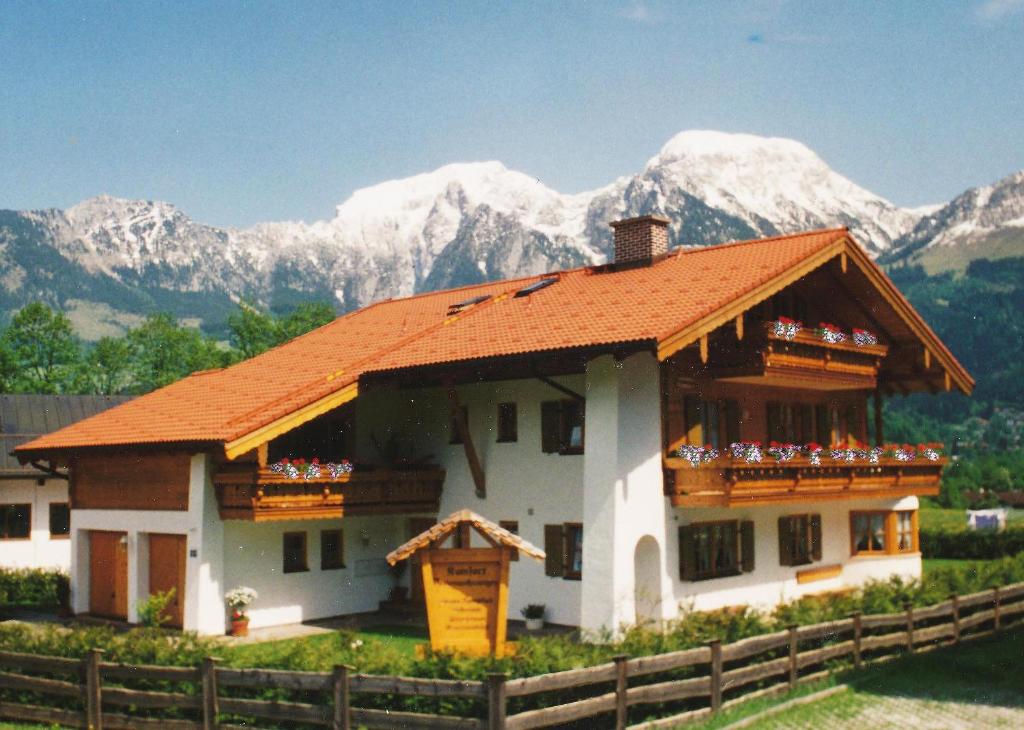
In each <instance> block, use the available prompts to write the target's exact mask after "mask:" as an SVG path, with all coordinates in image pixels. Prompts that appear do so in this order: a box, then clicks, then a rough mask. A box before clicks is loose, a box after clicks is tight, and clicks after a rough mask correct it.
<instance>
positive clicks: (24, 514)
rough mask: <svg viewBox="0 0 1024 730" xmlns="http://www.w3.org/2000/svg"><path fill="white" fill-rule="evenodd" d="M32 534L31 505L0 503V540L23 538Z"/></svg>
mask: <svg viewBox="0 0 1024 730" xmlns="http://www.w3.org/2000/svg"><path fill="white" fill-rule="evenodd" d="M31 534H32V505H30V504H0V540H23V539H27V538H28V537H30V536H31Z"/></svg>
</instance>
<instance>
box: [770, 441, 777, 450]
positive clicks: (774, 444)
mask: <svg viewBox="0 0 1024 730" xmlns="http://www.w3.org/2000/svg"><path fill="white" fill-rule="evenodd" d="M778 446H779V442H778V441H769V442H768V447H769V448H772V449H775V448H778Z"/></svg>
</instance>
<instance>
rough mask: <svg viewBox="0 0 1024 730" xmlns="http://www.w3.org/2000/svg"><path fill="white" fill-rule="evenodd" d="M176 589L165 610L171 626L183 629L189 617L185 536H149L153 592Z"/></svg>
mask: <svg viewBox="0 0 1024 730" xmlns="http://www.w3.org/2000/svg"><path fill="white" fill-rule="evenodd" d="M172 588H173V589H174V596H173V597H172V598H171V601H170V603H168V604H167V608H166V609H165V610H164V616H166V617H167V624H166V625H167V626H174V627H176V628H179V629H180V628H181V626H182V624H183V623H184V620H185V613H184V606H185V536H184V535H161V534H158V533H152V534H151V535H150V536H149V593H150V595H153V594H154V593H163V592H164V591H169V590H171V589H172Z"/></svg>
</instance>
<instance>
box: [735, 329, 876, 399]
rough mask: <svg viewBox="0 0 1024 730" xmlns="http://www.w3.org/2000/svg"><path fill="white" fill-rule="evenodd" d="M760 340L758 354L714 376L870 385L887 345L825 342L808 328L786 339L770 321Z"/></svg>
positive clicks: (811, 385) (833, 385)
mask: <svg viewBox="0 0 1024 730" xmlns="http://www.w3.org/2000/svg"><path fill="white" fill-rule="evenodd" d="M761 343H762V344H761V345H760V347H759V348H758V350H759V351H758V353H757V354H758V355H759V357H758V356H755V357H750V358H749V359H748V361H747V362H746V363H733V364H731V365H729V364H726V365H724V366H722V367H718V368H715V378H716V379H719V380H735V381H738V382H762V383H766V384H771V382H772V381H777V382H778V384H780V385H787V386H789V387H806V388H813V389H819V390H821V389H824V390H828V389H835V388H856V389H873V388H874V387H875V386H876V384H877V382H876V381H877V377H878V369H879V368H880V367H881V364H882V359H883V358H884V357H885V356H886V354H887V353H888V352H889V348H888V346H887V345H882V344H878V345H863V346H858V345H856V344H854V343H853V342H851V341H849V340H846V341H845V342H836V343H829V342H825V341H823V340H822V339H821V337H819V336H818V335H817V334H816V333H815V332H814V331H812V330H809V329H803V330H800V332H798V333H797V335H796V337H794V338H793V339H792V340H787V339H785V338H782V337H779V336H777V335H776V334H775V332H774V329H773V325H772V324H771V323H768V324H766V325H765V329H764V339H763V340H761ZM751 354H752V355H753V353H751Z"/></svg>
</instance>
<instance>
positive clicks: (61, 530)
mask: <svg viewBox="0 0 1024 730" xmlns="http://www.w3.org/2000/svg"><path fill="white" fill-rule="evenodd" d="M70 535H71V509H70V508H69V507H68V503H67V502H51V503H50V537H51V538H63V537H69V536H70Z"/></svg>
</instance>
